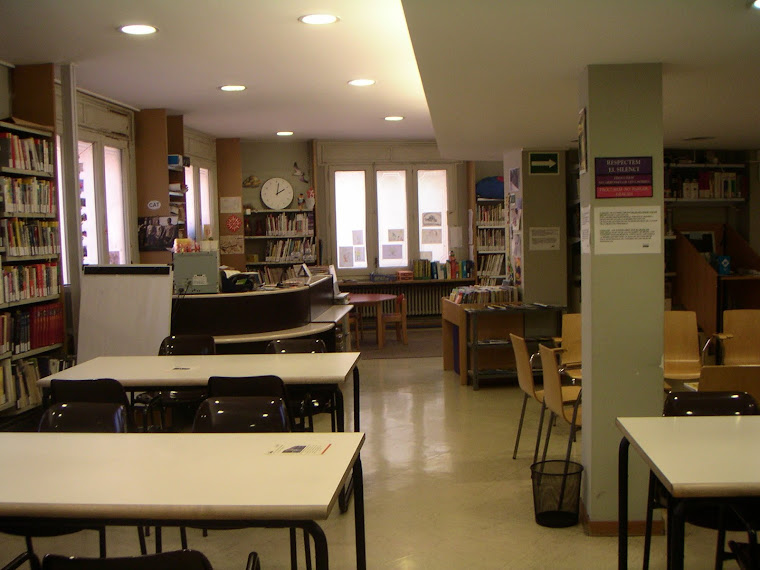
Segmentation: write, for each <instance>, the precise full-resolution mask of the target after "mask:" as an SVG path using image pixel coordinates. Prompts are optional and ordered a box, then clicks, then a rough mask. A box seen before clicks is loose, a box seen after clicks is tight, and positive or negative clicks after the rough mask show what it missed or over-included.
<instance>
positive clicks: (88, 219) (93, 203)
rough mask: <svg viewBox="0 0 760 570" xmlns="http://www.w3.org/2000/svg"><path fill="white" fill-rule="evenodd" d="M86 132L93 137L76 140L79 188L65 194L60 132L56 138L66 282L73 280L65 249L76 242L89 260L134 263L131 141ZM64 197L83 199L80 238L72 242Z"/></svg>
mask: <svg viewBox="0 0 760 570" xmlns="http://www.w3.org/2000/svg"><path fill="white" fill-rule="evenodd" d="M85 136H86V137H87V139H88V140H80V141H79V142H78V143H77V168H78V171H79V175H78V177H77V180H78V188H77V189H76V190H75V191H74V192H70V193H69V195H67V196H64V194H63V180H64V176H63V164H62V161H61V152H60V149H61V144H60V138H59V139H58V140H57V157H58V181H57V185H58V197H59V200H58V203H59V220H60V224H61V228H62V232H61V237H62V239H61V241H62V255H61V265H62V277H63V282H64V283H69V282H70V279H69V272H70V271H71V269H72V268H70V267H68V258H67V257H66V251H67V250H68V248H71V247H79V248H81V249H80V251H81V255H82V263H83V264H84V265H93V264H127V263H130V259H129V237H128V232H127V227H128V226H127V220H126V206H125V195H126V192H125V186H126V180H127V172H126V168H127V163H128V160H127V159H126V158H125V155H126V154H127V153H128V151H127V143H126V141H118V140H113V139H109V138H108V137H102V136H99V135H94V134H93V135H91V136H90V135H89V134H87V133H85ZM65 200H76V201H77V203H78V210H79V224H80V227H81V230H80V235H81V243H77V244H72V243H68V242H67V240H66V237H67V235H68V234H67V232H66V231H65V229H64V228H65V226H66V221H65V220H64V216H63V212H64V204H65Z"/></svg>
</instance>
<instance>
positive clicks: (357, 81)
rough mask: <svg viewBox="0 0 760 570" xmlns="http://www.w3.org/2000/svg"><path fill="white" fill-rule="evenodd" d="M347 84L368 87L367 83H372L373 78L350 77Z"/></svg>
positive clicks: (373, 81) (373, 82)
mask: <svg viewBox="0 0 760 570" xmlns="http://www.w3.org/2000/svg"><path fill="white" fill-rule="evenodd" d="M348 84H349V85H353V86H354V87H368V86H369V85H374V84H375V80H374V79H352V80H351V81H349V82H348Z"/></svg>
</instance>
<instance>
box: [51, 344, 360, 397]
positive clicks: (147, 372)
mask: <svg viewBox="0 0 760 570" xmlns="http://www.w3.org/2000/svg"><path fill="white" fill-rule="evenodd" d="M360 354H361V353H359V352H326V353H323V354H214V355H204V356H196V355H191V356H100V357H98V358H93V359H92V360H88V361H87V362H84V363H82V364H77V365H76V366H73V367H71V368H67V369H66V370H62V371H61V372H58V373H56V374H53V375H52V376H47V377H45V378H42V379H40V380H39V381H38V385H39V386H41V387H43V388H46V387H48V386H50V380H52V379H53V378H56V379H58V378H60V379H63V380H86V379H91V378H114V379H116V380H118V381H119V383H120V384H121V385H122V386H124V387H125V388H127V389H130V388H144V387H148V388H149V387H151V386H168V387H171V386H205V385H206V384H207V383H208V379H209V378H210V377H211V376H261V375H265V374H274V375H276V376H279V377H280V378H282V380H283V382H285V383H286V384H293V383H297V384H342V383H344V382H345V381H346V379H347V377H348V375H349V374H350V373H351V371H352V370H353V368H354V367H355V366H356V364H357V362H358V361H359V356H360Z"/></svg>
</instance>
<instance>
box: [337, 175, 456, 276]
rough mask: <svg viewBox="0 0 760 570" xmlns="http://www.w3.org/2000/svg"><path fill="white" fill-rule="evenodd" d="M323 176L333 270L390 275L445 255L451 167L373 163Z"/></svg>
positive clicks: (447, 239)
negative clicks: (330, 204)
mask: <svg viewBox="0 0 760 570" xmlns="http://www.w3.org/2000/svg"><path fill="white" fill-rule="evenodd" d="M329 172H330V181H331V187H332V194H333V196H334V208H333V212H332V214H333V216H334V218H333V219H334V224H332V223H331V224H330V225H331V226H332V227H334V244H335V250H334V254H335V258H336V259H337V260H338V262H337V268H338V270H346V272H349V271H355V270H362V269H368V268H369V269H372V270H377V271H379V272H383V271H384V272H387V273H393V272H395V271H396V270H398V269H406V268H409V267H410V265H411V261H412V260H414V259H428V260H431V261H444V260H445V259H446V258H447V257H448V253H449V236H448V234H449V228H448V188H449V186H450V185H451V182H450V181H451V180H452V179H453V167H448V166H447V167H444V168H440V167H439V168H428V167H426V166H417V165H404V166H403V167H402V168H399V167H393V166H383V165H375V166H366V167H363V168H355V167H354V168H346V169H343V168H340V167H332V168H331V169H330V171H329ZM368 182H369V183H370V185H369V186H368V185H367V184H368Z"/></svg>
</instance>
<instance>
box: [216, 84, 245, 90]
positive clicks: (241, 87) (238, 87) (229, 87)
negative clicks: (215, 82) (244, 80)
mask: <svg viewBox="0 0 760 570" xmlns="http://www.w3.org/2000/svg"><path fill="white" fill-rule="evenodd" d="M219 89H221V90H222V91H245V85H222V86H221V87H220V88H219Z"/></svg>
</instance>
